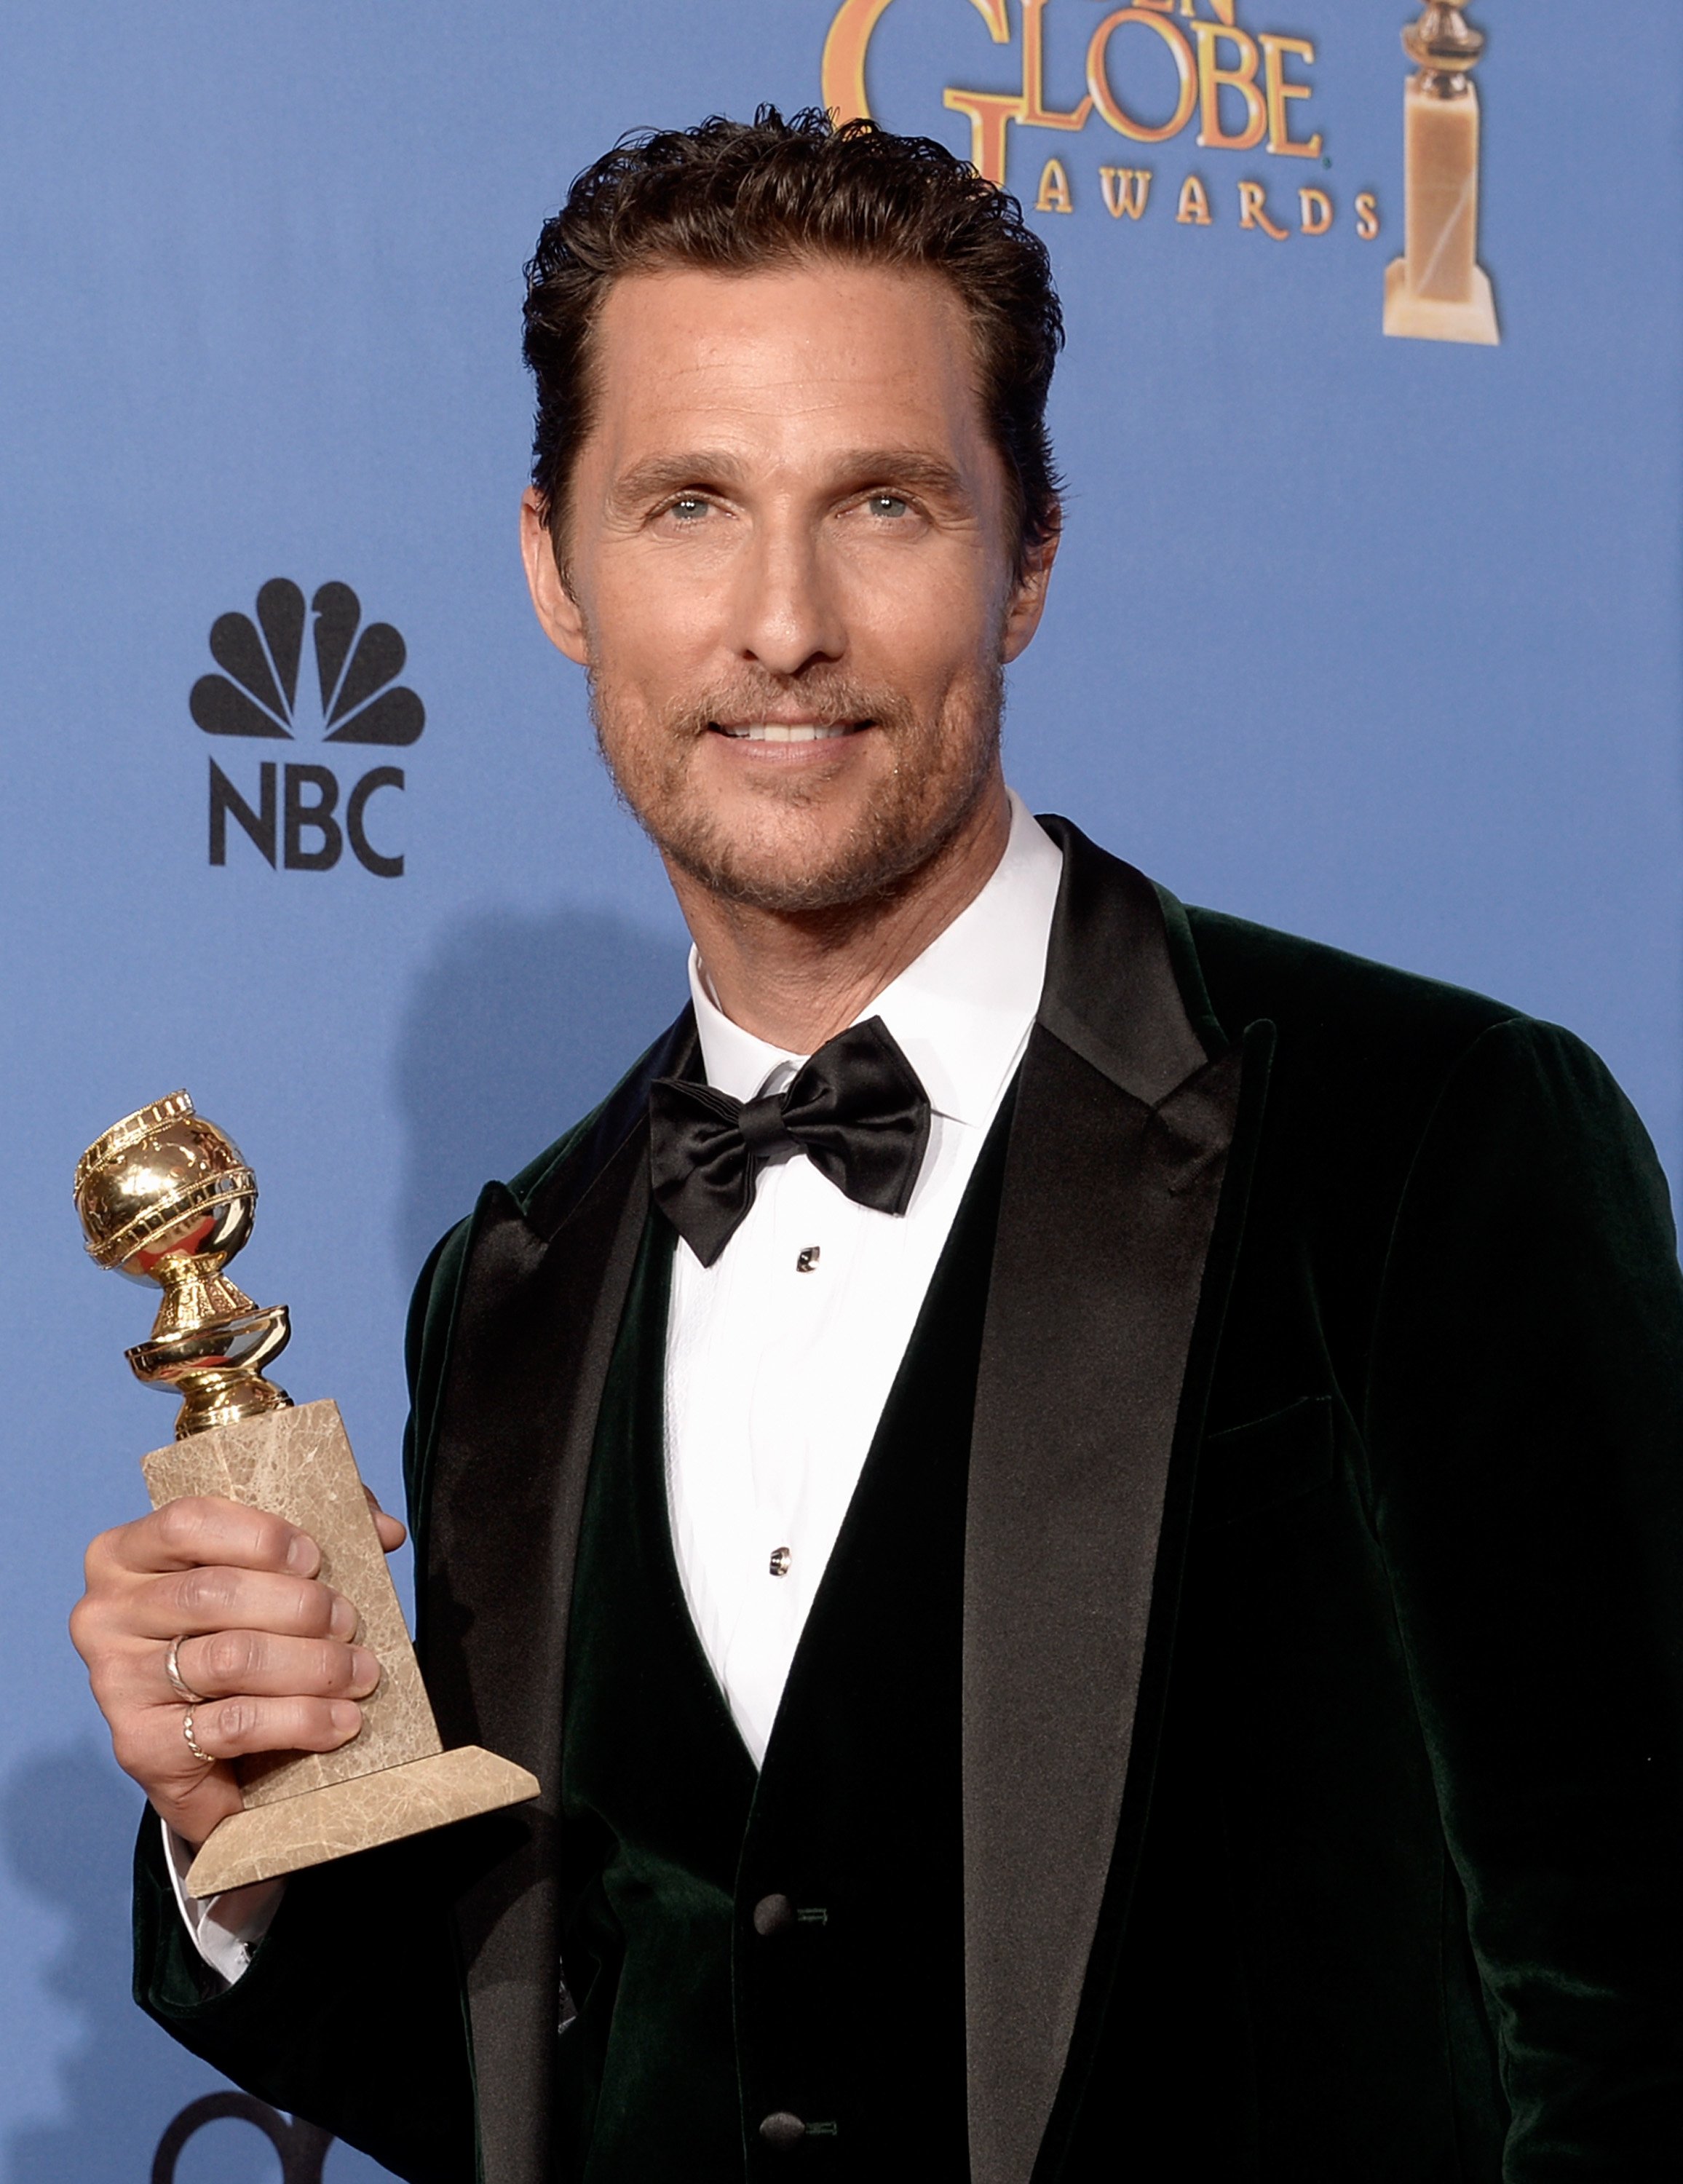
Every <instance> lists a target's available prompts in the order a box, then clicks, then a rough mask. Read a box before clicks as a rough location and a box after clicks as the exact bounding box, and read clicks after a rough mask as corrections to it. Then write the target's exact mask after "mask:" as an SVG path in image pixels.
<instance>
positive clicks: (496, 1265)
mask: <svg viewBox="0 0 1683 2184" xmlns="http://www.w3.org/2000/svg"><path fill="white" fill-rule="evenodd" d="M693 1041H694V1031H693V1026H692V1025H691V1023H690V1020H689V1019H688V1016H687V1015H686V1017H684V1018H683V1019H681V1020H680V1022H679V1024H678V1025H677V1027H675V1029H674V1032H673V1033H672V1034H669V1035H668V1037H667V1038H666V1039H664V1040H662V1041H661V1042H660V1046H659V1047H658V1048H657V1049H655V1050H654V1052H653V1053H652V1054H651V1055H650V1056H649V1057H648V1058H647V1060H646V1061H645V1062H644V1064H643V1065H642V1066H640V1067H639V1068H638V1070H637V1071H636V1072H634V1073H633V1076H632V1077H631V1078H627V1081H626V1083H625V1084H623V1085H622V1086H621V1088H620V1089H619V1091H618V1092H617V1093H616V1094H615V1095H613V1097H612V1098H611V1099H610V1100H609V1102H608V1103H607V1106H605V1108H604V1110H603V1112H602V1114H601V1116H600V1117H599V1118H598V1119H597V1121H596V1123H595V1124H594V1127H593V1128H592V1129H591V1130H589V1131H588V1132H587V1133H586V1134H584V1136H583V1138H582V1139H581V1142H580V1143H579V1145H577V1146H576V1147H574V1148H572V1149H571V1151H570V1152H569V1153H568V1155H567V1156H566V1157H565V1158H564V1159H563V1160H562V1161H561V1162H560V1164H559V1166H558V1167H556V1169H555V1170H554V1172H553V1173H551V1174H550V1175H549V1176H548V1177H546V1178H543V1180H542V1181H541V1182H540V1183H539V1184H538V1186H537V1188H536V1190H535V1191H534V1193H533V1195H532V1201H531V1202H530V1204H529V1206H527V1210H526V1212H524V1213H523V1212H522V1211H521V1206H520V1205H519V1204H518V1203H517V1202H516V1201H515V1198H514V1197H513V1195H511V1194H510V1192H509V1191H508V1190H504V1188H503V1187H502V1186H501V1185H500V1184H493V1185H491V1186H490V1187H489V1189H488V1190H487V1191H486V1192H485V1194H484V1195H483V1196H482V1199H481V1201H480V1205H479V1209H478V1212H477V1214H476V1223H475V1229H474V1234H473V1237H472V1240H471V1245H470V1247H469V1252H468V1257H467V1263H466V1267H465V1273H464V1274H463V1278H462V1284H461V1290H460V1300H459V1303H458V1307H457V1312H456V1318H455V1324H454V1329H453V1331H452V1336H451V1341H450V1350H449V1365H448V1369H447V1372H446V1374H445V1378H444V1392H443V1401H442V1405H441V1411H440V1422H439V1428H438V1433H437V1443H436V1447H435V1450H434V1452H433V1455H432V1463H431V1468H430V1477H431V1491H430V1495H429V1496H428V1512H427V1530H426V1611H425V1615H424V1619H423V1620H424V1625H425V1628H426V1630H427V1632H428V1634H429V1642H428V1646H427V1654H428V1663H427V1665H428V1678H429V1690H430V1691H431V1692H432V1698H433V1702H434V1705H435V1707H436V1708H437V1713H438V1717H439V1726H440V1730H441V1732H442V1734H443V1738H444V1741H445V1742H446V1744H447V1745H449V1744H456V1743H463V1742H472V1743H480V1744H483V1745H486V1746H488V1747H489V1748H490V1749H491V1750H492V1751H493V1752H500V1753H501V1754H502V1755H503V1756H504V1758H509V1759H513V1760H516V1761H518V1762H519V1763H520V1764H521V1765H522V1766H526V1767H529V1768H530V1769H532V1772H533V1773H534V1774H535V1775H537V1776H538V1780H539V1781H540V1783H541V1784H542V1785H543V1794H542V1796H541V1797H539V1798H538V1800H537V1801H536V1802H535V1803H534V1804H532V1805H530V1806H527V1807H523V1808H521V1809H520V1810H519V1811H518V1812H517V1813H515V1814H508V1815H506V1816H500V1817H499V1819H498V1820H497V1821H495V1822H493V1823H488V1824H484V1823H482V1824H476V1825H480V1827H481V1828H482V1836H481V1838H480V1850H479V1865H480V1873H479V1877H478V1878H477V1879H475V1880H470V1881H469V1883H468V1885H467V1886H465V1889H464V1892H462V1894H461V1895H460V1897H459V1898H458V1903H457V1925H458V1931H459V1933H460V1942H461V1948H462V1954H463V1960H464V1966H465V1975H466V1981H467V1991H468V2004H469V2010H470V2014H471V2026H472V2036H473V2053H474V2070H475V2077H476V2091H477V2098H478V2107H479V2129H480V2146H481V2158H482V2176H483V2178H484V2179H485V2184H549V2180H550V2166H551V2155H550V2146H549V2110H550V2105H551V2085H552V2076H553V2069H554V2047H555V2034H556V2025H557V2017H558V2010H559V1990H560V1900H559V1884H558V1879H557V1873H556V1863H557V1844H556V1824H557V1815H558V1811H559V1802H560V1779H559V1778H560V1750H561V1698H562V1692H563V1690H564V1687H565V1680H566V1635H567V1614H568V1608H569V1605H570V1602H571V1589H572V1574H573V1563H574V1559H575V1557H576V1555H577V1544H578V1527H579V1518H580V1514H581V1512H582V1507H583V1499H584V1485H585V1477H586V1473H587V1471H588V1466H589V1460H590V1450H591V1443H592V1440H593V1438H594V1433H595V1428H596V1415H597V1412H598V1409H599V1405H600V1401H601V1396H602V1390H603V1385H604V1383H605V1379H606V1376H607V1371H608V1364H609V1360H610V1357H611V1354H612V1351H613V1345H614V1340H615V1336H616V1333H617V1331H618V1328H619V1323H620V1316H621V1311H622V1309H623V1307H624V1303H625V1297H626V1292H627V1287H628V1284H629V1282H630V1279H631V1273H632V1268H633V1262H634V1260H635V1257H636V1253H637V1245H638V1238H639V1237H640V1235H641V1234H642V1232H643V1227H644V1221H645V1219H646V1217H647V1214H648V1210H649V1182H648V1173H649V1161H648V1132H647V1126H646V1122H645V1120H644V1107H645V1103H646V1097H647V1085H648V1081H649V1078H651V1077H652V1076H655V1075H664V1074H668V1073H677V1072H680V1071H682V1070H683V1069H684V1068H686V1067H688V1064H689V1061H690V1060H691V1058H692V1047H693Z"/></svg>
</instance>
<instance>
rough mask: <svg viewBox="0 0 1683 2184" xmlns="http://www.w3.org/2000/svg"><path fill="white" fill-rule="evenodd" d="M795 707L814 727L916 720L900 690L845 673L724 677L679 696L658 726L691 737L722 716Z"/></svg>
mask: <svg viewBox="0 0 1683 2184" xmlns="http://www.w3.org/2000/svg"><path fill="white" fill-rule="evenodd" d="M796 710H798V711H799V712H800V716H801V718H802V720H803V721H811V722H812V723H813V725H815V726H816V727H826V728H844V727H861V726H863V725H864V724H865V723H866V722H867V721H868V722H870V723H871V725H872V726H873V727H879V728H884V729H887V730H888V731H889V733H891V734H892V733H896V732H898V733H904V732H905V731H906V730H907V729H908V728H910V727H913V726H915V724H916V720H917V714H916V710H915V708H914V707H913V706H912V705H911V701H910V699H907V698H906V696H905V695H904V694H903V693H901V692H900V691H898V690H893V689H889V688H887V687H886V686H884V685H882V684H871V683H867V682H856V681H855V679H854V678H853V677H851V676H847V675H815V676H814V677H812V678H811V680H810V681H809V680H808V679H806V678H805V677H803V678H802V679H801V680H800V682H772V681H770V680H768V679H762V678H760V677H744V678H742V679H741V680H739V681H737V682H729V683H722V684H720V685H718V686H717V687H716V688H713V689H711V690H705V691H702V692H700V693H699V694H697V695H696V696H695V697H694V698H685V699H681V700H680V701H679V702H678V703H677V704H676V705H673V706H672V708H671V709H670V710H668V711H667V712H666V716H665V717H664V720H663V721H662V726H663V727H665V728H666V733H668V734H669V735H671V736H672V737H674V738H678V739H682V740H694V738H697V737H699V736H704V735H705V734H706V733H707V732H708V731H709V729H711V727H713V726H714V725H715V724H716V722H718V721H731V722H741V721H768V720H769V721H775V720H777V719H779V718H780V717H783V716H786V715H787V714H789V712H791V711H796Z"/></svg>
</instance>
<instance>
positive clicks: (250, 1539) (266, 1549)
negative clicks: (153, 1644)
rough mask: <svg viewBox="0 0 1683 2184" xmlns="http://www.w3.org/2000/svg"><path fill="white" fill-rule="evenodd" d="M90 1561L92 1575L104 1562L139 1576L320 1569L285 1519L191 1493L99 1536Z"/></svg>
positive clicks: (316, 1552)
mask: <svg viewBox="0 0 1683 2184" xmlns="http://www.w3.org/2000/svg"><path fill="white" fill-rule="evenodd" d="M88 1562H89V1566H90V1574H92V1571H93V1569H94V1568H95V1567H96V1566H97V1564H98V1563H102V1562H103V1563H114V1565H115V1566H116V1567H117V1568H120V1569H122V1570H126V1571H128V1572H130V1573H131V1574H138V1575H142V1576H148V1575H152V1574H157V1573H160V1572H163V1571H167V1570H180V1569H191V1568H194V1567H195V1566H196V1565H198V1564H200V1563H216V1564H219V1565H221V1566H224V1567H226V1568H234V1569H250V1570H276V1571H281V1570H284V1571H287V1572H288V1573H289V1574H291V1575H293V1576H294V1577H304V1578H307V1577H313V1576H314V1575H315V1572H316V1571H317V1570H318V1569H320V1567H321V1551H320V1548H319V1547H318V1546H316V1544H315V1541H314V1540H312V1539H311V1538H310V1536H309V1534H308V1533H307V1532H303V1531H300V1530H299V1529H298V1526H297V1525H296V1524H288V1523H287V1520H286V1518H284V1517H276V1516H274V1515H272V1514H271V1513H270V1511H268V1510H266V1509H253V1508H248V1507H247V1506H246V1505H245V1504H244V1503H243V1502H225V1501H222V1500H220V1498H218V1497H215V1496H210V1495H198V1494H192V1495H184V1496H182V1497H181V1499H180V1500H179V1501H176V1502H165V1503H164V1507H162V1508H161V1509H154V1510H153V1512H152V1513H151V1515H150V1516H149V1517H137V1518H135V1520H134V1522H133V1523H132V1524H120V1525H119V1526H118V1527H117V1528H116V1529H115V1530H114V1531H110V1532H103V1533H102V1534H101V1535H100V1536H99V1538H98V1539H97V1540H96V1541H94V1543H93V1545H92V1547H91V1548H90V1549H89V1550H88Z"/></svg>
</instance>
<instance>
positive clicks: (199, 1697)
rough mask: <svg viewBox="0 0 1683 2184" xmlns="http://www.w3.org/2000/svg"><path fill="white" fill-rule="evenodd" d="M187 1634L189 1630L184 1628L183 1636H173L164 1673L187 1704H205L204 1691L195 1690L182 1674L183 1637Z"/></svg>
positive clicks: (166, 1656) (179, 1696)
mask: <svg viewBox="0 0 1683 2184" xmlns="http://www.w3.org/2000/svg"><path fill="white" fill-rule="evenodd" d="M187 1635H188V1634H187V1632H186V1631H185V1630H184V1631H182V1633H181V1638H172V1639H171V1640H170V1651H169V1652H168V1653H167V1654H166V1655H165V1657H164V1674H165V1675H166V1676H167V1677H168V1678H169V1679H170V1689H171V1691H174V1692H175V1694H176V1697H177V1698H178V1699H181V1701H183V1702H184V1703H185V1704H187V1706H190V1707H195V1706H203V1704H204V1693H203V1691H194V1690H193V1688H192V1685H190V1684H188V1683H187V1682H186V1681H185V1680H184V1679H183V1678H182V1675H181V1639H182V1638H186V1637H187Z"/></svg>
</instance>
